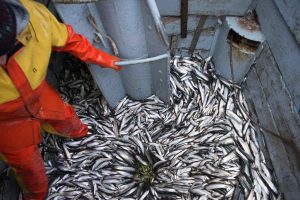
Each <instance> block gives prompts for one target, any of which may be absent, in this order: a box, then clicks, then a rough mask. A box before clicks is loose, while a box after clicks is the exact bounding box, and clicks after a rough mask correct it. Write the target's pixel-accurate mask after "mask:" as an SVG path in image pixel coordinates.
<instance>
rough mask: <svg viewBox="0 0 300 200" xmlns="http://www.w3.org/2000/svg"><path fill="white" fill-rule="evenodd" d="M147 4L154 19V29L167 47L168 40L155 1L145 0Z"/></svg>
mask: <svg viewBox="0 0 300 200" xmlns="http://www.w3.org/2000/svg"><path fill="white" fill-rule="evenodd" d="M147 5H148V7H149V9H150V12H151V15H152V17H153V19H154V22H155V26H156V30H157V31H158V32H159V34H160V36H161V37H162V39H163V41H164V43H165V45H166V46H167V47H169V40H168V37H167V35H166V34H165V33H166V31H165V27H164V25H163V23H162V21H161V16H160V13H159V10H158V7H157V4H156V1H155V0H147Z"/></svg>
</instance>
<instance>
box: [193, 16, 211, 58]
mask: <svg viewBox="0 0 300 200" xmlns="http://www.w3.org/2000/svg"><path fill="white" fill-rule="evenodd" d="M206 19H207V15H203V16H201V18H200V19H199V23H198V26H197V29H196V31H195V33H194V37H193V40H192V42H191V46H190V49H189V53H190V54H193V53H194V51H195V48H196V46H197V43H198V41H199V37H200V35H201V32H202V30H203V28H204V24H205V22H206Z"/></svg>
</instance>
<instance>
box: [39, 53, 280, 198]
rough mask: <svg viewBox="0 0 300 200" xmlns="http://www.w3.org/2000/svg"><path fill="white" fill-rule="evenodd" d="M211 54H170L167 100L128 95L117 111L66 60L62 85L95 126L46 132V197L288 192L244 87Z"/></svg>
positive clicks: (235, 195) (63, 91)
mask: <svg viewBox="0 0 300 200" xmlns="http://www.w3.org/2000/svg"><path fill="white" fill-rule="evenodd" d="M210 60H211V58H207V59H202V58H201V57H200V56H199V55H197V54H196V55H194V56H192V57H184V58H182V57H178V56H177V57H174V58H173V59H172V60H171V61H170V62H171V63H170V64H171V91H172V92H171V98H170V102H171V103H170V105H169V106H167V105H165V104H164V103H163V102H162V101H160V100H159V99H158V98H157V97H156V96H154V95H153V96H151V97H149V98H147V99H145V100H143V101H134V100H132V99H130V98H128V97H125V98H124V99H123V100H121V101H120V103H119V105H118V106H117V107H116V109H115V110H114V109H111V108H109V106H108V104H107V102H106V101H105V99H104V97H103V96H102V95H101V93H100V92H99V90H98V89H97V88H96V87H95V85H94V83H93V81H92V79H91V76H90V74H89V73H88V70H86V69H84V68H83V67H81V68H80V70H78V72H77V71H76V72H70V71H69V70H68V68H67V66H65V69H64V71H63V74H62V76H61V77H62V80H61V87H60V89H59V91H60V92H61V94H62V97H63V99H64V100H65V101H67V102H68V103H70V104H72V105H73V106H74V108H75V111H76V112H77V113H78V115H79V117H80V118H81V119H82V120H83V121H84V123H86V124H87V125H88V127H89V133H88V135H87V136H86V137H85V138H82V139H62V138H60V137H57V136H54V135H51V136H49V135H45V136H44V140H43V144H44V145H42V150H43V152H44V160H45V166H46V170H47V174H48V176H49V179H50V180H52V181H51V182H50V184H49V195H48V198H47V199H48V200H51V199H55V200H60V199H191V200H192V199H246V198H247V199H250V198H253V197H260V198H266V199H280V197H281V195H280V192H279V190H278V188H277V184H276V182H275V180H274V176H273V175H272V173H271V172H270V171H269V169H268V168H267V167H266V166H267V164H266V163H265V160H264V157H263V154H262V152H261V150H260V149H259V147H258V146H257V145H256V144H257V141H256V130H255V128H254V126H253V125H252V124H251V120H250V119H248V117H247V116H249V115H248V113H244V112H248V108H247V104H246V102H245V98H244V96H243V94H242V93H241V90H240V87H239V86H237V85H235V84H234V83H232V82H230V81H227V80H225V79H224V78H222V77H220V76H218V75H217V74H216V73H215V69H214V68H213V64H212V63H211V61H210ZM69 64H70V63H69ZM71 64H72V63H71ZM74 64H76V62H74ZM77 88H80V89H77ZM241 107H242V108H241ZM53 149H57V151H53ZM51 150H52V151H51ZM257 165H261V166H257Z"/></svg>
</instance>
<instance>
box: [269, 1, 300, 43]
mask: <svg viewBox="0 0 300 200" xmlns="http://www.w3.org/2000/svg"><path fill="white" fill-rule="evenodd" d="M274 2H275V4H276V6H277V7H278V9H279V11H280V13H281V15H282V17H283V18H284V20H285V22H286V23H287V25H288V27H289V28H290V30H291V32H292V34H293V35H294V37H295V39H296V40H297V43H298V45H300V1H299V0H288V1H287V0H274Z"/></svg>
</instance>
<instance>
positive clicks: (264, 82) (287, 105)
mask: <svg viewBox="0 0 300 200" xmlns="http://www.w3.org/2000/svg"><path fill="white" fill-rule="evenodd" d="M256 69H257V74H258V77H259V80H260V83H261V87H262V88H263V91H264V94H265V96H266V99H267V101H268V103H269V106H270V107H269V108H270V109H271V111H272V113H273V119H274V120H275V122H276V125H277V128H278V131H279V133H280V135H281V136H283V137H285V138H287V139H289V140H293V142H294V143H295V145H296V147H297V148H298V149H299V150H300V134H299V130H300V118H299V115H298V114H297V110H296V108H295V106H294V104H293V102H291V101H292V99H291V98H290V94H289V92H288V90H287V88H286V85H285V82H284V80H283V79H282V76H281V72H280V71H279V69H278V67H277V64H276V62H275V60H274V58H273V56H272V54H271V51H270V50H269V48H265V49H264V50H263V51H262V54H261V56H260V58H259V59H258V60H257V63H256Z"/></svg>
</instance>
